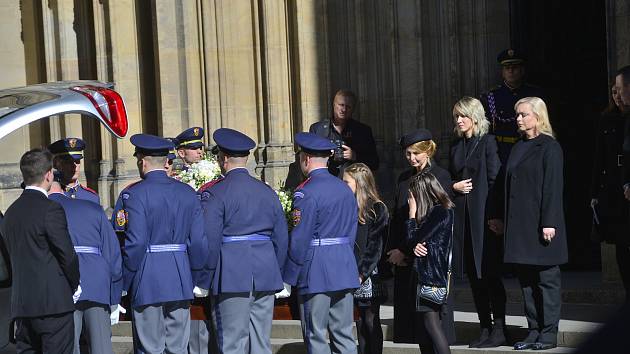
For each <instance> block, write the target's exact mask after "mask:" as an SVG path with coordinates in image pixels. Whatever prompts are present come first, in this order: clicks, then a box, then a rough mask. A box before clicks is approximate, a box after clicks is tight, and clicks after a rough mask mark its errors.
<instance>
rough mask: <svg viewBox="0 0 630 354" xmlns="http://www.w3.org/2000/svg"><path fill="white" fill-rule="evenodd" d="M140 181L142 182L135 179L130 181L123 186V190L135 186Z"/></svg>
mask: <svg viewBox="0 0 630 354" xmlns="http://www.w3.org/2000/svg"><path fill="white" fill-rule="evenodd" d="M140 182H142V180H139V181H135V182H131V183H129V184H128V185H127V186H126V187H125V188H123V191H126V190H128V189H129V188H131V187H133V186H135V185H136V184H138V183H140Z"/></svg>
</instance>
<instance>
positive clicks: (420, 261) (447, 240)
mask: <svg viewBox="0 0 630 354" xmlns="http://www.w3.org/2000/svg"><path fill="white" fill-rule="evenodd" d="M453 216H454V212H453V209H446V208H444V207H443V206H442V205H439V204H438V205H434V206H433V207H432V208H431V210H430V211H429V214H428V215H427V216H426V217H425V218H424V219H423V220H422V222H421V223H420V224H419V225H418V223H417V222H416V219H409V220H407V222H406V223H407V240H406V242H405V247H404V252H405V253H407V254H410V255H413V249H414V247H415V246H416V245H417V244H418V243H422V242H426V247H427V255H426V257H416V258H415V261H414V268H415V270H416V272H417V273H418V283H420V284H427V285H433V286H438V287H445V286H446V283H447V281H448V267H449V265H448V258H449V253H450V248H451V247H450V245H451V242H452V238H453Z"/></svg>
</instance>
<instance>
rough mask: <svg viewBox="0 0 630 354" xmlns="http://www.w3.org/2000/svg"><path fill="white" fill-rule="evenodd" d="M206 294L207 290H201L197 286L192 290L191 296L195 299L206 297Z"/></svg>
mask: <svg viewBox="0 0 630 354" xmlns="http://www.w3.org/2000/svg"><path fill="white" fill-rule="evenodd" d="M208 293H209V291H208V290H206V289H202V288H200V287H198V286H195V288H194V289H193V295H195V297H207V296H208Z"/></svg>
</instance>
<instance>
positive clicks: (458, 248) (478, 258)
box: [449, 134, 503, 275]
mask: <svg viewBox="0 0 630 354" xmlns="http://www.w3.org/2000/svg"><path fill="white" fill-rule="evenodd" d="M465 144H467V145H468V146H465ZM450 155H451V158H450V167H449V170H450V172H451V176H452V178H453V181H461V180H463V179H468V178H471V179H472V183H473V189H472V191H470V193H468V194H461V193H459V192H453V194H454V196H455V197H454V199H453V202H454V203H455V206H456V208H455V225H454V235H453V236H454V244H453V269H454V270H455V273H456V274H458V275H463V267H464V232H465V231H466V230H465V229H464V228H465V225H466V214H468V218H469V223H470V224H469V227H470V230H469V232H470V235H471V240H472V246H473V247H472V248H473V250H472V251H473V255H474V260H475V267H476V269H477V274H478V275H482V274H483V272H482V267H481V265H482V259H483V258H484V257H485V256H489V257H502V256H503V255H502V254H496V255H490V254H489V253H488V252H487V251H486V249H488V250H489V249H496V247H494V246H495V245H494V244H493V245H486V244H485V243H486V241H489V242H492V243H501V242H502V240H503V238H502V237H501V236H498V235H494V234H488V235H487V236H486V234H485V231H486V223H487V222H486V220H487V217H486V205H487V201H488V195H489V194H490V191H491V190H492V187H493V186H494V182H495V179H496V177H497V174H498V173H499V169H500V168H501V161H500V160H499V155H498V154H497V143H496V140H495V137H494V135H491V134H486V135H483V136H481V137H473V138H471V140H470V141H469V142H467V143H465V141H464V139H458V140H457V141H455V143H454V144H453V145H452V146H451V153H450ZM486 246H490V247H486Z"/></svg>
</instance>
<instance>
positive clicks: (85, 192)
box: [64, 182, 101, 205]
mask: <svg viewBox="0 0 630 354" xmlns="http://www.w3.org/2000/svg"><path fill="white" fill-rule="evenodd" d="M64 194H65V195H66V196H67V197H70V198H72V199H82V200H89V201H91V202H94V203H96V204H99V205H100V204H101V200H100V198H99V197H98V194H96V192H95V191H94V190H92V189H90V188H88V187H85V186H83V185H82V184H80V183H79V182H77V183H76V184H75V185H74V186H73V187H68V189H66V191H65V192H64Z"/></svg>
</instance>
